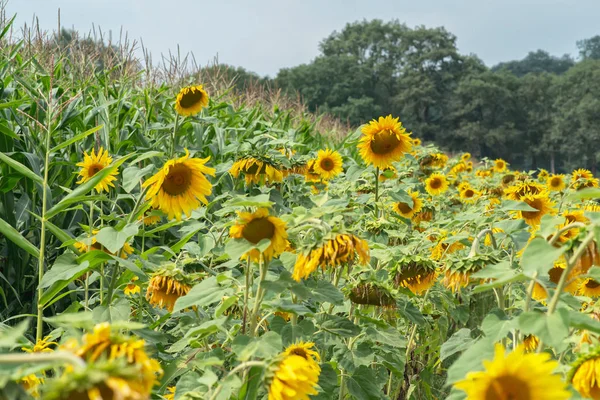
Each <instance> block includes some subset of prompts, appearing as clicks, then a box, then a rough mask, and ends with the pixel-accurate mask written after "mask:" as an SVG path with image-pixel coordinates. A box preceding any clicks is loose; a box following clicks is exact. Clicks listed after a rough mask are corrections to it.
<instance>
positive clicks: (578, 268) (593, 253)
mask: <svg viewBox="0 0 600 400" xmlns="http://www.w3.org/2000/svg"><path fill="white" fill-rule="evenodd" d="M573 236H575V235H573ZM592 265H600V252H599V251H598V245H597V244H596V242H595V241H592V242H590V243H589V244H588V245H587V247H586V248H585V249H584V251H583V254H581V256H580V257H579V259H578V260H577V263H576V264H575V268H573V272H574V273H576V274H587V272H588V271H589V270H590V268H592Z"/></svg>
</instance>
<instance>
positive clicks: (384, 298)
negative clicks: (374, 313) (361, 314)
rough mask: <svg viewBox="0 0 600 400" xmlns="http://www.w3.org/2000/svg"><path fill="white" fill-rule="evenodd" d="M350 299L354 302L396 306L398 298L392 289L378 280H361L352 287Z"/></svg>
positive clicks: (349, 294)
mask: <svg viewBox="0 0 600 400" xmlns="http://www.w3.org/2000/svg"><path fill="white" fill-rule="evenodd" d="M348 297H349V298H350V301H352V302H353V303H354V304H367V305H372V306H380V307H388V308H389V307H394V306H395V305H396V300H395V299H394V297H393V296H392V294H391V292H390V290H389V289H388V288H386V287H385V286H384V285H382V284H379V283H376V282H360V283H358V284H356V285H353V287H352V288H351V289H350V291H349V293H348Z"/></svg>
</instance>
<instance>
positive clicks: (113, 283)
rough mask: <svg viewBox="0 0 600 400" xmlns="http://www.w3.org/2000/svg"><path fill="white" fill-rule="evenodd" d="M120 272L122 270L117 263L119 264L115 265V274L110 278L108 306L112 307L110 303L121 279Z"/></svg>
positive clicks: (107, 297) (107, 295)
mask: <svg viewBox="0 0 600 400" xmlns="http://www.w3.org/2000/svg"><path fill="white" fill-rule="evenodd" d="M120 270H121V266H120V265H119V262H118V261H117V263H116V264H115V267H114V268H113V273H112V275H111V277H110V283H109V285H108V293H107V294H106V305H110V303H111V302H112V297H113V293H114V291H115V286H116V284H117V280H118V279H119V275H120Z"/></svg>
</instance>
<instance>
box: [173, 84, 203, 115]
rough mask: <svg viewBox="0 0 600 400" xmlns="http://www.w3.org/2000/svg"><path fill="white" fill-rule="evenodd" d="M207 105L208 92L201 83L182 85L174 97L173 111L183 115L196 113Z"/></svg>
mask: <svg viewBox="0 0 600 400" xmlns="http://www.w3.org/2000/svg"><path fill="white" fill-rule="evenodd" d="M207 105H208V93H206V90H204V87H203V86H202V85H195V86H188V87H184V88H182V89H181V90H180V91H179V94H178V95H177V98H176V99H175V111H177V114H179V115H181V116H183V117H189V116H193V115H196V114H198V113H199V112H200V111H202V109H203V108H204V107H206V106H207Z"/></svg>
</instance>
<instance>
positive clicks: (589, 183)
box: [571, 178, 600, 190]
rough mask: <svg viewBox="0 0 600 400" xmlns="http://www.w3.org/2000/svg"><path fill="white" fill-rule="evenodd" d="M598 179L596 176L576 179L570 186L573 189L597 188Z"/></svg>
mask: <svg viewBox="0 0 600 400" xmlns="http://www.w3.org/2000/svg"><path fill="white" fill-rule="evenodd" d="M599 182H600V180H598V178H590V179H578V180H577V181H574V182H573V183H572V185H571V186H572V187H573V189H575V190H582V189H586V188H597V187H598V184H599Z"/></svg>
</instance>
